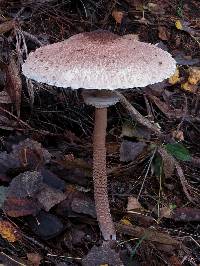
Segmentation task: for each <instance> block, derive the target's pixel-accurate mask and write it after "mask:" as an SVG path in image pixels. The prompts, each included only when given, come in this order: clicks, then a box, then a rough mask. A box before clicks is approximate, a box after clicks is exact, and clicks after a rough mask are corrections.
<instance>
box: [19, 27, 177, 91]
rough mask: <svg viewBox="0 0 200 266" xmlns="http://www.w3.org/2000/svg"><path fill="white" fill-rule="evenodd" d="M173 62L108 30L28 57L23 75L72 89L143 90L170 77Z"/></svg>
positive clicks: (149, 46)
mask: <svg viewBox="0 0 200 266" xmlns="http://www.w3.org/2000/svg"><path fill="white" fill-rule="evenodd" d="M175 68H176V62H175V60H174V59H173V58H172V57H171V55H170V54H169V53H168V52H166V51H163V50H162V49H160V48H158V47H156V46H155V45H152V44H149V43H143V42H139V41H137V40H129V39H126V38H122V37H120V36H118V35H116V34H113V33H111V32H108V31H94V32H85V33H80V34H77V35H74V36H72V37H70V38H69V39H67V40H65V41H62V42H58V43H55V44H51V45H47V46H44V47H41V48H39V49H37V50H36V51H35V52H32V53H30V54H29V56H28V58H27V60H26V62H25V63H24V65H23V66H22V70H23V73H24V75H25V76H27V77H28V78H30V79H33V80H35V81H38V82H42V83H46V84H49V85H54V86H57V87H64V88H66V87H71V88H72V89H78V88H85V89H98V90H102V89H105V90H114V89H118V88H120V89H126V88H133V87H145V86H147V85H149V84H154V83H157V82H160V81H162V80H164V79H166V78H168V77H169V76H171V75H172V74H173V73H174V71H175Z"/></svg>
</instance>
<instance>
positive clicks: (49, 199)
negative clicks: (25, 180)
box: [36, 184, 67, 212]
mask: <svg viewBox="0 0 200 266" xmlns="http://www.w3.org/2000/svg"><path fill="white" fill-rule="evenodd" d="M66 197H67V195H65V194H64V193H63V192H62V191H60V190H58V189H54V188H51V187H49V186H47V185H45V184H44V185H43V188H42V189H41V190H40V191H39V192H38V193H37V195H36V199H37V200H38V202H39V203H40V204H41V206H42V207H43V208H44V210H45V211H47V212H48V211H49V210H50V209H51V208H52V207H54V206H55V205H57V204H58V203H60V202H61V201H63V200H65V199H66Z"/></svg>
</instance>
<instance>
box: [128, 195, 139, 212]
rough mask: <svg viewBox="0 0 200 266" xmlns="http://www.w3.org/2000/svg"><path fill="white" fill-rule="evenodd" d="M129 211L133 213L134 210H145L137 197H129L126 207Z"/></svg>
mask: <svg viewBox="0 0 200 266" xmlns="http://www.w3.org/2000/svg"><path fill="white" fill-rule="evenodd" d="M126 209H127V211H133V210H137V211H138V210H141V209H143V208H142V206H141V204H140V203H139V201H138V199H137V198H135V197H131V196H130V197H128V204H127V207H126Z"/></svg>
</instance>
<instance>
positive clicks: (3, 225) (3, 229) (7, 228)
mask: <svg viewBox="0 0 200 266" xmlns="http://www.w3.org/2000/svg"><path fill="white" fill-rule="evenodd" d="M0 235H1V236H2V237H3V238H4V239H6V240H8V241H9V242H15V241H17V240H18V239H19V233H18V232H17V230H16V228H15V227H14V226H13V225H12V224H11V223H10V222H8V221H0Z"/></svg>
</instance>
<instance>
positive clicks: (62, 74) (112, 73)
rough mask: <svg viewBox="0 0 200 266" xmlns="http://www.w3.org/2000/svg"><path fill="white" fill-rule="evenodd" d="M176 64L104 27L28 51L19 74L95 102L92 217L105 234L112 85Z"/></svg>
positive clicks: (160, 73) (157, 74) (135, 83)
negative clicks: (93, 202)
mask: <svg viewBox="0 0 200 266" xmlns="http://www.w3.org/2000/svg"><path fill="white" fill-rule="evenodd" d="M175 68H176V63H175V60H174V59H173V58H172V57H171V55H170V54H169V53H167V52H166V51H163V50H161V49H160V48H158V47H156V46H155V45H152V44H148V43H142V42H139V41H137V40H129V39H126V38H122V37H120V36H118V35H115V34H113V33H111V32H108V31H94V32H85V33H80V34H77V35H74V36H72V37H70V38H69V39H67V40H65V41H62V42H58V43H55V44H52V45H47V46H45V47H41V48H39V49H37V50H36V51H35V52H33V53H30V54H29V56H28V58H27V60H26V62H25V63H24V65H23V66H22V70H23V73H24V75H25V76H27V77H28V78H30V79H33V80H35V81H38V82H42V83H46V84H49V85H54V86H57V87H64V88H67V87H71V88H72V89H79V88H83V89H84V90H83V98H84V100H85V103H86V104H90V105H93V106H94V107H95V125H94V136H93V142H94V143H93V180H94V198H95V204H96V213H97V219H98V222H99V225H100V229H101V232H102V235H103V237H104V239H105V240H111V239H113V240H115V239H116V231H115V228H114V224H113V221H112V218H111V214H110V208H109V201H108V193H107V175H106V147H105V138H106V126H107V107H109V106H111V105H113V104H115V103H116V102H118V100H119V98H118V95H117V94H116V93H114V92H113V91H112V90H116V89H127V88H133V87H145V86H147V85H149V84H154V83H157V82H160V81H162V80H164V79H166V78H168V77H169V76H171V75H172V74H173V73H174V71H175Z"/></svg>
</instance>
